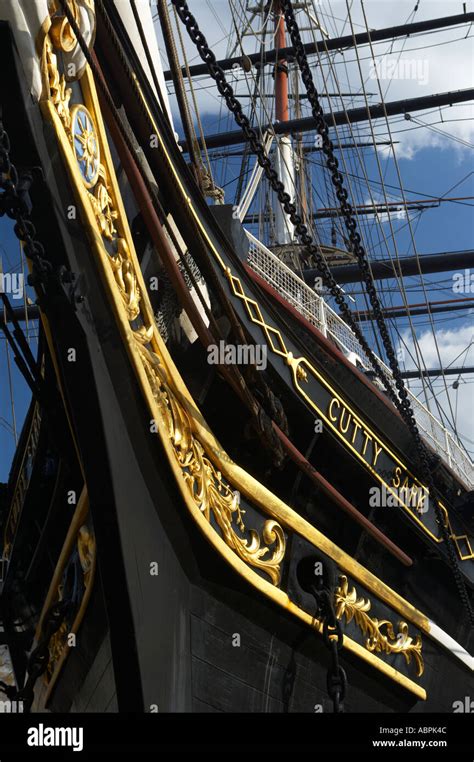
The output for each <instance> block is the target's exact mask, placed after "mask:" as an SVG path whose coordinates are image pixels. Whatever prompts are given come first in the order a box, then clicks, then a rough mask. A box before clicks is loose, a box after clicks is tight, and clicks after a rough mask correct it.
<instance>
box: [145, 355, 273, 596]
mask: <svg viewBox="0 0 474 762" xmlns="http://www.w3.org/2000/svg"><path fill="white" fill-rule="evenodd" d="M137 346H138V347H139V351H140V354H141V357H142V361H143V365H144V368H145V371H146V374H147V378H148V382H149V384H150V386H151V389H152V392H153V396H154V398H155V400H156V402H157V404H158V407H159V409H160V413H161V416H162V420H161V422H160V423H161V425H162V426H163V427H164V430H165V431H166V433H167V436H168V437H169V440H170V442H171V444H172V447H173V453H174V456H175V458H176V461H177V463H178V465H179V467H180V469H181V473H182V476H183V479H184V483H185V485H186V487H187V489H188V492H189V495H190V497H191V499H192V500H193V502H194V504H195V506H196V507H197V508H198V509H199V511H201V513H202V514H203V515H204V516H205V518H206V520H207V521H208V522H209V523H211V522H212V519H214V521H215V522H216V524H217V526H218V527H219V529H220V531H221V534H222V537H223V539H224V540H225V542H226V543H227V545H228V546H229V547H230V548H232V550H233V551H234V552H235V553H236V554H237V555H238V556H239V558H241V559H242V560H243V561H245V562H246V563H248V564H249V565H250V566H253V567H254V568H255V569H259V570H260V571H262V572H264V573H265V574H267V575H268V576H269V577H270V579H271V581H272V583H273V584H274V585H278V583H279V581H280V575H281V566H280V565H281V562H282V560H283V558H284V555H285V547H286V541H285V534H284V532H283V529H282V528H281V526H280V525H279V524H278V523H277V522H276V521H273V520H267V521H265V523H264V525H263V529H262V538H260V535H259V533H258V532H257V531H256V530H255V529H250V530H246V527H245V524H244V521H243V514H244V510H243V509H242V508H241V507H240V495H239V493H238V492H237V491H236V490H233V489H232V487H231V486H230V485H229V484H228V483H227V481H226V480H225V479H224V478H223V476H222V474H221V472H220V471H219V470H218V469H217V468H216V467H215V466H214V464H213V463H212V462H211V460H210V459H209V458H208V457H207V455H206V453H205V450H204V447H203V446H202V444H201V442H200V441H199V440H198V439H197V437H196V436H195V435H194V434H193V431H192V426H191V422H190V419H189V415H188V413H187V412H186V411H185V409H184V408H183V406H182V405H180V404H179V402H178V401H177V399H176V397H175V395H174V394H173V392H172V391H171V388H170V386H169V385H168V383H167V379H166V372H165V369H164V366H163V365H162V364H161V363H160V361H159V359H158V357H157V355H155V354H154V353H153V352H151V351H150V350H149V349H147V348H146V347H145V346H143V344H142V342H141V341H140V340H138V343H137ZM262 540H263V543H264V544H262ZM270 546H273V547H270Z"/></svg>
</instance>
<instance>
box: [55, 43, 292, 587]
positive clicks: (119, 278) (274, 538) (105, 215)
mask: <svg viewBox="0 0 474 762" xmlns="http://www.w3.org/2000/svg"><path fill="white" fill-rule="evenodd" d="M49 44H50V43H49ZM48 61H49V69H48V71H49V72H50V76H49V82H50V92H51V100H52V102H53V104H54V106H55V108H56V110H57V112H58V115H59V116H60V117H61V114H65V113H66V106H67V114H68V119H64V118H62V117H61V121H62V123H63V125H64V128H65V130H66V133H67V135H68V139H69V142H70V143H71V144H72V140H73V137H72V133H71V117H70V115H69V99H70V95H71V94H70V91H68V90H66V89H65V82H64V81H63V78H60V77H59V74H58V72H57V60H56V56H55V55H54V53H53V52H52V51H51V54H50V56H49V59H48ZM52 82H53V83H54V84H55V89H54V90H53V88H52V87H51V83H52ZM74 108H77V107H76V106H75V107H74ZM91 122H92V124H93V120H92V115H91ZM109 188H110V185H109V182H108V176H107V170H106V167H105V166H104V164H101V165H100V169H99V172H98V178H97V183H96V184H95V187H93V188H89V189H88V190H87V194H88V198H89V201H90V204H91V206H92V209H93V211H94V216H95V218H96V221H97V225H98V228H99V230H100V233H101V235H102V237H103V238H105V239H107V240H108V241H110V242H111V243H112V246H113V249H114V254H113V255H111V256H110V255H109V257H108V261H109V264H110V267H111V269H112V272H113V275H114V280H115V283H116V286H117V289H118V291H119V293H120V296H121V299H122V302H123V305H124V307H125V310H126V313H127V318H128V320H129V321H130V322H133V321H134V320H136V319H137V318H140V317H141V318H142V320H143V321H144V323H146V321H145V320H144V316H143V313H142V310H141V305H140V301H141V295H140V289H139V286H138V279H137V275H136V272H135V268H134V263H133V260H132V257H131V254H130V251H129V248H128V245H127V242H126V240H125V238H124V237H122V236H120V234H119V233H118V232H117V229H116V225H117V227H120V219H119V214H118V212H117V210H116V208H115V205H114V199H113V197H112V195H111V192H110V190H109ZM152 335H153V327H152V326H149V325H145V324H144V325H142V326H141V327H140V328H139V329H138V330H135V331H133V336H134V338H135V341H136V346H137V348H138V351H139V354H140V357H141V359H142V363H143V367H144V370H145V372H146V375H147V378H148V381H149V383H150V386H151V389H152V392H153V395H154V397H155V399H156V401H157V403H158V405H159V408H160V412H161V415H162V419H163V420H162V424H163V426H164V427H165V431H166V432H167V435H168V437H169V440H170V442H171V444H172V451H173V456H174V458H175V460H176V463H177V464H178V466H179V469H180V471H181V474H182V476H183V479H184V483H185V485H186V489H187V491H188V494H189V497H190V498H191V500H192V502H193V503H194V505H195V506H196V507H197V509H198V510H199V511H200V512H201V513H202V515H203V516H204V517H205V518H206V520H207V521H208V522H209V523H210V524H211V525H212V524H214V525H217V527H218V528H219V530H220V533H221V536H222V538H223V539H224V541H225V542H226V544H227V545H228V547H230V548H231V549H232V550H233V551H234V552H235V553H236V554H237V555H238V556H239V558H241V559H242V560H243V561H245V562H246V563H248V564H249V565H250V566H252V567H253V568H254V569H258V570H260V571H261V572H262V573H264V574H266V575H267V576H268V577H269V578H270V580H271V581H272V583H273V584H274V585H278V583H279V581H280V575H281V562H282V560H283V557H284V555H285V544H286V543H285V534H284V532H283V529H282V527H281V526H280V525H279V524H278V523H277V522H276V521H274V520H267V521H265V522H264V524H263V527H262V530H261V536H260V534H259V533H258V532H257V531H256V530H255V529H250V530H248V529H246V527H245V524H244V521H243V514H244V511H243V509H242V508H241V506H240V495H239V493H238V492H237V491H236V490H234V489H233V488H232V486H231V485H230V484H228V483H227V482H226V481H225V479H224V478H223V476H222V474H221V472H220V471H219V470H218V469H217V468H216V467H215V465H214V464H213V462H212V461H211V460H210V458H209V457H208V456H207V455H206V452H205V449H204V447H203V445H202V443H201V442H200V441H199V440H198V439H197V438H196V436H195V435H194V433H193V430H192V425H191V422H190V419H189V416H188V413H187V412H186V411H185V409H184V407H183V406H182V405H181V404H180V403H179V402H178V400H177V398H176V396H175V395H174V393H173V392H172V391H171V388H170V386H169V385H168V384H167V381H166V377H165V374H164V368H163V366H162V365H160V363H159V359H158V357H157V356H156V355H155V354H154V353H153V352H152V351H151V350H149V349H148V348H147V346H146V345H147V344H148V343H149V342H150V339H151V338H152Z"/></svg>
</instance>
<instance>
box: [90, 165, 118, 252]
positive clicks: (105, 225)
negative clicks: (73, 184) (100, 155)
mask: <svg viewBox="0 0 474 762" xmlns="http://www.w3.org/2000/svg"><path fill="white" fill-rule="evenodd" d="M89 199H90V202H91V204H92V208H93V209H94V214H95V217H96V220H97V222H98V225H99V229H100V232H101V234H102V235H103V236H104V238H107V239H108V240H109V241H111V240H112V239H113V237H114V233H116V232H117V231H116V229H115V225H114V223H115V220H116V219H117V217H118V212H117V211H116V210H115V209H114V206H113V201H112V197H111V196H110V194H109V190H108V188H107V180H106V177H105V171H104V168H103V166H102V164H101V165H100V168H99V178H98V181H97V185H96V186H95V188H94V192H93V193H89Z"/></svg>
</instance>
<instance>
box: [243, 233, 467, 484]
mask: <svg viewBox="0 0 474 762" xmlns="http://www.w3.org/2000/svg"><path fill="white" fill-rule="evenodd" d="M245 232H246V234H247V237H248V239H249V253H248V263H249V265H250V266H251V267H252V269H253V270H255V272H256V273H257V274H258V275H260V276H261V277H262V278H263V279H264V280H266V281H267V283H269V285H271V286H272V287H273V288H274V289H275V291H277V292H278V293H279V294H281V296H283V297H284V299H286V301H287V302H288V303H289V304H291V305H292V306H293V307H294V308H295V309H296V310H297V311H298V312H299V313H300V314H301V315H303V317H305V318H306V320H308V321H309V322H310V323H311V324H312V325H314V326H316V328H318V329H319V330H320V331H321V332H322V333H323V334H324V336H331V337H332V338H333V339H334V340H335V342H336V344H337V345H338V346H339V347H340V349H341V350H342V351H343V352H344V353H345V354H346V355H349V356H350V355H351V354H352V355H356V356H357V359H358V360H359V361H360V362H361V363H362V366H363V367H364V369H365V370H368V371H370V370H371V366H370V363H369V361H368V359H367V357H366V355H365V353H364V350H363V349H362V347H361V345H360V344H359V341H358V339H357V338H356V336H355V335H354V334H353V333H352V331H351V329H350V328H349V326H348V325H347V323H345V322H344V320H342V318H340V317H339V315H338V314H337V313H336V312H334V310H333V309H331V307H329V305H327V304H326V302H325V301H324V299H323V298H322V297H320V296H318V294H316V293H315V291H313V289H312V288H310V287H309V286H308V285H307V284H306V283H305V282H304V281H303V280H302V279H301V278H300V277H299V276H298V275H296V273H294V272H293V270H290V268H289V267H287V266H286V265H285V264H284V263H283V262H281V260H279V259H278V257H276V256H275V255H274V254H273V253H272V252H271V251H270V250H269V249H267V247H266V246H264V245H263V243H261V242H260V241H259V240H258V239H257V238H255V236H253V235H252V234H251V233H249V231H248V230H247V231H245ZM353 359H354V358H353ZM379 362H380V364H381V366H382V367H383V369H384V371H385V372H386V374H387V376H388V377H390V378H391V377H392V373H391V371H390V369H389V368H388V367H387V366H386V365H385V364H384V363H383V362H382V361H381V360H379ZM407 392H408V396H409V399H410V402H411V405H412V408H413V412H414V415H415V418H416V422H417V424H418V427H419V429H420V431H421V432H422V434H423V437H424V439H425V440H426V441H427V442H428V444H429V445H431V447H432V448H433V450H435V452H436V453H437V454H438V455H439V456H440V457H441V458H442V459H443V460H444V461H445V462H446V463H447V464H448V465H449V467H450V468H451V469H452V471H454V472H455V474H456V475H457V476H458V478H459V479H460V480H461V481H462V482H463V483H464V485H465V486H466V488H467V489H473V487H474V464H473V463H472V461H471V459H470V457H469V455H468V454H467V453H466V451H465V450H464V449H463V448H462V446H461V445H460V444H459V442H458V441H457V440H456V439H455V438H454V436H453V435H452V434H451V432H450V431H448V429H447V428H446V427H445V426H443V424H442V423H440V421H439V420H438V419H437V418H436V417H435V416H434V415H433V414H432V413H431V412H430V411H429V410H428V408H427V407H425V405H423V403H422V402H420V400H419V399H418V397H416V396H415V395H414V394H413V392H411V391H410V389H407Z"/></svg>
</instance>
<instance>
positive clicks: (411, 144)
mask: <svg viewBox="0 0 474 762" xmlns="http://www.w3.org/2000/svg"><path fill="white" fill-rule="evenodd" d="M190 5H191V9H192V10H194V12H195V13H196V15H197V17H198V20H199V21H201V26H202V27H203V28H204V29H205V32H206V35H207V36H208V39H209V41H210V42H211V43H212V45H213V48H214V49H215V50H216V53H217V55H218V56H224V55H225V54H226V51H227V45H228V43H229V39H230V30H231V29H232V23H231V20H230V16H229V2H228V0H215V2H213V3H212V4H205V3H203V2H201V0H199V1H198V0H191V2H190ZM468 5H469V4H468ZM365 7H366V9H367V14H368V19H369V25H370V27H371V28H381V27H383V26H389V25H391V24H397V23H402V22H403V21H406V20H408V19H410V20H414V17H412V14H413V8H414V2H413V0H409V2H406V1H405V0H400V2H391V0H384V2H380V0H377V2H373V1H372V0H368V2H366V4H365ZM318 8H321V12H322V13H323V14H324V13H327V11H328V9H329V4H328V2H327V0H323V1H322V3H320V4H318ZM331 8H332V10H333V12H334V16H335V17H336V19H335V20H334V21H332V20H331V21H330V19H329V17H328V16H327V15H326V16H324V20H325V23H326V25H328V28H330V31H331V33H332V34H341V33H343V32H344V33H345V34H347V33H348V32H350V30H348V28H347V21H346V20H345V19H346V12H345V8H346V3H345V2H342V0H334V1H333V2H332V4H331ZM353 9H354V10H353V12H354V20H355V24H356V31H362V30H363V18H362V16H361V8H360V3H359V2H358V1H357V2H354V4H353ZM459 12H461V3H459V2H457V0H456V2H455V1H454V0H446V2H437V0H425V2H421V3H420V4H419V10H418V15H417V17H416V19H418V20H421V19H423V18H434V17H437V16H445V15H449V14H451V13H459ZM338 19H339V20H338ZM329 23H331V24H332V26H331V27H329ZM466 31H467V30H466V29H464V30H463V31H462V33H461V32H460V31H459V30H451V31H449V32H442V33H439V34H436V35H430V36H429V38H428V39H427V40H426V41H425V40H423V41H422V42H424V43H426V44H428V45H429V46H428V47H426V48H423V52H421V53H420V52H413V51H418V50H419V49H420V48H421V42H420V38H413V39H412V38H410V40H409V41H408V44H405V43H403V44H402V43H396V44H395V45H394V46H393V47H392V46H389V47H390V50H389V48H388V47H387V45H388V43H387V44H386V45H385V46H384V47H382V46H381V47H379V48H377V54H378V55H379V56H380V55H386V54H388V53H391V54H392V53H393V54H394V55H397V56H398V58H400V57H402V56H403V55H404V56H405V57H406V56H411V57H413V56H420V57H421V60H422V61H427V62H428V71H429V76H428V77H427V81H426V82H423V83H422V84H421V83H419V82H414V81H408V82H400V81H392V82H389V83H385V84H384V94H386V98H387V99H388V100H396V99H398V98H401V97H413V96H415V95H418V94H419V95H427V94H431V93H436V92H443V91H445V90H450V89H461V88H464V87H469V86H472V73H473V72H472V70H473V57H472V48H471V47H469V46H470V44H471V43H470V40H463V39H462V36H463V34H465V33H466ZM471 34H472V32H471ZM158 41H159V46H160V50H161V51H162V48H163V46H162V43H161V40H160V36H159V34H158ZM450 41H451V42H450ZM446 43H449V44H446ZM245 45H246V50H248V52H253V51H254V50H255V49H256V47H255V40H252V38H251V37H249V38H245ZM397 45H398V47H397ZM185 46H186V50H187V54H188V56H189V60H190V62H195V61H196V53H195V50H194V49H193V48H192V47H191V45H190V43H189V41H188V40H187V39H186V38H185ZM397 51H398V52H397ZM410 51H411V52H410ZM368 65H369V61H367V60H366V61H365V62H364V63H363V66H364V67H365V69H364V71H365V74H364V76H367V71H368V68H367V67H368ZM340 75H341V80H344V79H348V80H349V81H350V85H351V89H352V90H357V81H358V80H357V76H358V75H357V70H356V63H355V62H354V61H352V62H350V61H349V65H348V68H347V69H345V70H344V71H341V72H340ZM231 76H232V75H231ZM236 76H237V75H236ZM366 83H367V80H366ZM358 84H359V86H360V85H361V80H360V79H359V81H358ZM369 85H370V87H369V86H368V87H367V89H368V90H372V91H374V92H375V87H374V82H373V81H372V82H369ZM196 87H197V90H198V91H197V97H198V102H199V107H200V111H201V116H202V119H203V125H204V132H205V133H214V132H217V131H220V130H225V129H235V128H236V127H235V124H234V123H233V121H232V118H229V117H228V116H227V115H226V112H225V109H223V108H222V105H221V103H220V101H219V98H218V97H217V96H216V93H215V90H214V88H213V86H212V85H211V83H209V81H207V80H203V79H200V80H199V81H198V82H197V83H196ZM239 87H240V89H238V92H240V93H242V92H244V89H242V80H241V82H240V86H239ZM171 101H172V108H173V113H174V116H175V118H176V127H177V129H178V131H180V127H179V120H178V119H177V117H176V106H175V103H174V100H173V98H171ZM374 102H377V97H375V99H374ZM247 103H248V101H247ZM357 105H361V102H360V101H359V102H358V103H357ZM305 113H307V112H305ZM471 114H472V111H471V112H470V111H469V106H467V105H466V106H461V107H457V108H454V109H443V113H442V116H443V119H445V120H450V119H457V120H459V121H456V122H450V121H447V122H446V124H445V125H441V126H442V127H443V128H444V129H445V130H446V131H447V132H450V133H451V134H452V135H454V137H455V138H456V137H457V138H459V139H462V140H464V141H467V142H468V143H469V142H470V143H472V142H473V141H474V128H473V122H472V121H470V122H469V121H468V119H467V117H468V116H470V115H471ZM416 116H421V118H422V119H423V120H425V121H427V122H429V123H431V122H434V121H436V120H438V119H439V115H438V114H430V115H428V114H423V113H422V114H421V115H420V114H417V115H416ZM412 126H414V124H412V123H409V122H407V121H404V120H403V118H398V119H397V120H396V121H394V122H393V130H394V132H395V133H396V134H395V135H394V139H396V140H400V141H401V142H400V144H399V146H397V155H398V156H399V163H400V169H401V173H402V177H403V183H404V186H405V188H406V189H407V198H408V199H410V200H413V199H415V198H417V197H420V196H417V194H430V195H434V196H443V195H448V196H474V182H473V181H474V174H473V173H474V164H473V160H472V150H470V149H469V148H468V147H467V146H461V145H460V144H459V143H457V142H454V141H453V140H451V139H449V138H447V137H446V136H442V135H439V134H435V133H434V131H433V130H432V129H428V128H418V129H416V130H413V131H412V132H409V133H408V132H403V133H402V132H399V131H400V130H402V129H403V130H404V129H407V128H409V127H412ZM439 126H440V125H438V127H439ZM381 129H383V125H382V128H381ZM356 132H357V134H359V135H361V136H363V137H364V138H365V139H367V135H368V132H367V127H366V125H361V126H358V127H357V128H356ZM364 155H365V159H366V168H367V172H368V175H369V177H370V178H371V179H378V174H377V171H376V169H377V168H376V163H375V160H374V156H373V153H371V152H370V151H366V152H365V153H364ZM312 157H313V158H314V159H315V160H316V161H317V160H318V155H317V154H312ZM238 166H239V160H234V161H233V162H232V163H231V164H229V166H228V169H227V171H226V173H225V177H221V176H220V169H219V166H218V165H217V164H216V163H214V169H215V172H216V179H217V180H218V182H222V180H225V181H226V182H227V183H228V185H227V186H226V189H227V195H226V201H227V202H230V203H232V202H233V193H232V191H233V188H234V187H235V183H234V182H232V172H234V173H237V171H238V169H237V168H238ZM232 167H233V168H234V169H233V170H232V169H231V168H232ZM383 172H384V178H385V181H386V182H387V183H391V184H393V185H395V186H397V185H398V180H397V175H396V172H395V166H394V163H393V161H392V160H389V159H383ZM467 175H470V176H469V177H468V178H467V180H464V178H465V177H466V176H467ZM320 177H321V173H320V171H319V172H318V171H317V172H316V174H315V178H316V179H317V178H320ZM460 181H463V182H462V184H460V185H459V186H458V187H456V188H454V189H453V190H452V191H450V188H452V187H453V186H456V185H457V184H458V183H460ZM354 187H357V186H356V185H354ZM373 187H374V189H375V190H374V195H376V193H377V190H378V186H376V185H374V186H373ZM408 191H414V193H411V192H408ZM361 192H362V191H361ZM392 193H393V197H392V198H391V200H395V199H397V198H399V197H400V193H399V192H398V193H397V191H396V190H392ZM421 198H424V197H423V196H421ZM377 200H380V199H377ZM367 201H368V198H366V199H365V202H366V203H367ZM468 204H469V205H461V204H453V203H449V204H448V203H446V204H442V205H441V206H440V207H439V208H436V209H427V210H426V211H425V212H423V214H421V215H413V216H412V223H413V228H414V229H415V232H416V242H417V249H418V252H419V253H420V254H429V253H436V252H442V251H453V250H461V249H468V248H472V247H473V243H474V241H473V232H474V230H473V226H474V218H473V215H472V211H473V209H472V204H473V202H472V201H470V202H468ZM394 226H395V228H396V229H398V231H399V232H398V233H397V243H398V249H399V253H400V256H403V255H406V254H411V253H413V252H412V249H411V241H410V236H409V231H408V230H407V227H406V220H403V219H402V220H398V221H395V222H394ZM384 229H385V231H386V234H387V235H388V234H389V226H388V224H387V223H384ZM0 253H1V256H2V260H3V271H4V272H8V271H9V269H10V268H15V269H16V271H19V247H18V241H17V240H16V238H15V237H14V236H13V235H12V232H11V225H10V223H9V222H8V221H5V220H4V219H1V220H0ZM380 254H381V255H383V254H384V252H383V251H379V252H377V251H375V250H374V252H373V256H376V255H380ZM451 278H452V274H450V273H444V274H440V275H435V276H429V277H427V278H426V283H429V284H431V287H432V288H433V289H436V290H433V291H432V293H430V298H432V299H433V300H443V299H450V298H453V292H452V284H451ZM394 285H395V284H394V283H393V282H389V281H381V282H379V286H380V295H381V298H382V300H383V301H384V303H385V304H386V305H389V304H399V303H400V301H401V300H400V296H399V295H397V294H396V293H395V292H392V291H391V290H390V289H391V287H392V288H393V286H394ZM408 285H410V286H413V287H416V286H417V287H418V289H419V283H418V281H417V279H415V278H412V279H409V280H408ZM357 290H358V289H357V287H352V291H357ZM410 294H411V295H410V301H411V302H412V303H416V302H421V301H423V293H422V291H421V290H412V291H411V292H410ZM466 295H467V296H469V294H466ZM354 298H355V303H354V304H353V307H354V309H363V308H364V307H365V302H364V300H363V298H362V296H361V295H360V294H357V293H354ZM13 304H14V306H17V305H18V304H19V303H17V302H13ZM414 322H415V326H416V331H417V335H418V337H419V339H420V341H421V342H422V344H423V348H424V353H425V356H426V361H427V362H426V364H427V365H428V366H431V367H437V365H438V364H439V363H438V361H437V357H436V354H435V352H434V342H433V338H432V334H430V332H429V326H428V325H427V318H426V317H421V318H416V319H415V320H414ZM397 326H398V329H399V331H400V332H401V333H402V334H403V336H404V337H405V341H406V343H407V344H408V345H409V344H410V340H411V339H410V335H409V332H408V331H407V321H406V320H399V321H397ZM471 332H472V333H473V334H474V324H473V316H472V315H470V314H467V313H466V312H457V313H448V314H441V315H438V316H437V317H436V333H437V337H438V340H439V345H440V347H441V352H442V360H443V363H444V364H448V363H449V362H451V361H454V358H455V356H456V354H458V353H459V351H460V350H461V349H462V348H463V347H465V346H467V344H468V343H469V337H470V334H471ZM394 337H395V334H394ZM10 360H11V372H12V383H13V387H14V401H15V413H16V425H17V430H18V433H19V431H20V428H21V424H22V421H23V418H24V414H25V411H26V409H27V405H28V402H29V391H28V389H27V387H26V384H25V382H24V381H23V380H22V378H21V375H20V374H19V372H18V371H17V369H16V366H15V364H14V362H13V359H12V358H11V357H10ZM462 360H465V361H466V364H470V365H474V352H473V351H472V347H471V350H470V354H469V355H467V356H464V355H463V357H462ZM455 364H458V363H457V362H455ZM406 365H407V367H410V359H409V357H407V360H406ZM453 380H454V379H453ZM463 381H468V382H469V383H462V384H461V387H460V388H459V389H458V391H457V392H455V391H454V390H451V389H450V390H449V399H450V401H451V403H452V405H453V406H454V404H455V403H456V404H458V408H459V410H460V415H459V419H460V421H461V423H462V427H463V429H462V433H463V434H465V440H464V441H465V444H466V446H467V448H468V449H470V450H471V451H472V450H473V448H474V444H472V442H473V441H474V415H473V394H472V391H471V390H472V389H473V385H472V383H471V381H474V379H473V377H472V376H471V377H470V378H468V377H465V378H464V379H463ZM412 386H413V387H414V388H415V389H416V388H417V387H416V383H415V384H413V385H412ZM435 389H437V390H439V399H440V401H442V402H443V404H447V397H446V393H445V392H443V391H442V390H440V386H439V383H438V382H436V383H435ZM460 425H461V424H460ZM11 426H12V412H11V403H10V390H9V382H8V373H7V356H6V349H5V341H4V338H3V336H0V480H3V481H4V480H6V478H7V476H8V471H9V468H10V463H11V459H12V455H13V452H14V437H13V435H12V431H11Z"/></svg>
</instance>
